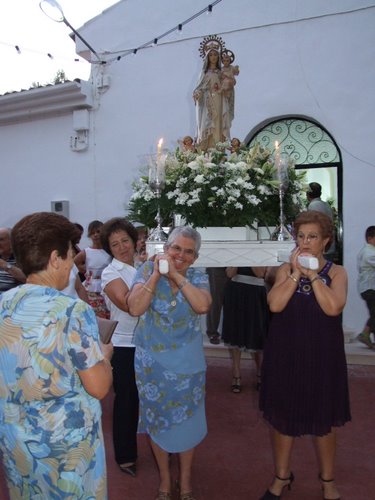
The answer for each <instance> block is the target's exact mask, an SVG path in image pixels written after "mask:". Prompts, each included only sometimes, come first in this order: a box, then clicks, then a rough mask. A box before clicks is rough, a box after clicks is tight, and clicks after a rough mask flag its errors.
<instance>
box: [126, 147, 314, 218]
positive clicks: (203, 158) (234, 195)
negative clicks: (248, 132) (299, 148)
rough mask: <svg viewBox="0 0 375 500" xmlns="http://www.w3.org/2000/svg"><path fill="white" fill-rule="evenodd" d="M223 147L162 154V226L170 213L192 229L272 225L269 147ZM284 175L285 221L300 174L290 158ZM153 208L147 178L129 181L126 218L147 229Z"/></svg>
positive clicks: (274, 188) (293, 210)
mask: <svg viewBox="0 0 375 500" xmlns="http://www.w3.org/2000/svg"><path fill="white" fill-rule="evenodd" d="M225 147H227V144H226V143H223V144H218V145H217V148H216V149H210V150H209V151H208V152H207V153H205V154H203V153H193V152H191V151H189V152H186V153H185V152H181V151H180V150H179V149H177V150H176V151H175V153H174V154H169V155H168V157H167V161H166V170H165V189H164V190H163V192H162V194H161V197H160V199H159V200H158V201H159V203H160V209H161V214H162V217H163V219H164V224H165V225H167V224H169V223H170V222H171V220H172V216H173V213H178V214H181V215H182V216H183V217H184V218H185V219H186V221H187V223H188V224H190V225H193V226H195V227H207V226H227V227H234V226H245V225H252V224H253V223H254V221H258V223H259V224H264V225H276V224H277V223H278V218H279V195H278V186H279V181H278V180H277V175H276V172H275V167H274V162H273V158H272V156H271V151H270V150H268V149H265V148H262V147H260V146H259V145H256V146H254V147H252V148H250V149H248V148H241V150H240V151H239V152H238V153H234V154H231V155H230V156H229V157H227V156H226V154H225ZM288 177H289V186H288V189H287V191H286V193H285V195H284V213H285V215H286V218H287V220H288V219H292V218H294V216H295V215H296V214H297V213H298V212H299V211H300V210H301V209H302V208H303V198H304V197H303V193H304V190H305V187H304V177H305V172H303V171H298V172H297V171H296V170H295V169H294V165H293V164H292V162H290V164H289V167H288ZM156 211H157V200H156V197H155V193H154V192H153V191H152V190H151V188H150V186H149V184H148V178H147V177H145V176H144V177H141V178H140V179H138V180H137V181H135V182H134V183H133V194H132V196H131V199H130V202H129V216H128V217H129V218H130V219H131V220H136V221H138V222H142V223H144V224H145V225H147V226H149V227H153V226H154V217H155V214H156Z"/></svg>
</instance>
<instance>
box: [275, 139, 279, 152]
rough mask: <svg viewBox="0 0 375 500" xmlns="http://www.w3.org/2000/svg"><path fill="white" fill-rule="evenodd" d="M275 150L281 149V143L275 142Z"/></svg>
mask: <svg viewBox="0 0 375 500" xmlns="http://www.w3.org/2000/svg"><path fill="white" fill-rule="evenodd" d="M275 149H276V151H277V150H278V149H279V142H278V141H275Z"/></svg>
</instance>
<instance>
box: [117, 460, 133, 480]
mask: <svg viewBox="0 0 375 500" xmlns="http://www.w3.org/2000/svg"><path fill="white" fill-rule="evenodd" d="M119 467H120V470H121V472H124V473H125V474H129V476H131V477H135V476H136V475H137V464H136V463H135V462H134V463H133V464H119Z"/></svg>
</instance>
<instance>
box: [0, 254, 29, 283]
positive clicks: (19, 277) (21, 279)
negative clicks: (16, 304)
mask: <svg viewBox="0 0 375 500" xmlns="http://www.w3.org/2000/svg"><path fill="white" fill-rule="evenodd" d="M0 269H3V270H4V271H6V272H7V273H8V274H9V275H10V276H12V278H14V279H15V280H16V281H18V283H25V282H26V276H25V275H24V274H23V272H22V271H21V269H20V268H19V267H17V266H15V265H14V264H13V265H12V266H11V267H8V262H7V261H6V260H4V259H0Z"/></svg>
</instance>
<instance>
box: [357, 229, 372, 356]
mask: <svg viewBox="0 0 375 500" xmlns="http://www.w3.org/2000/svg"><path fill="white" fill-rule="evenodd" d="M365 237H366V244H365V245H364V247H363V248H362V250H361V251H360V252H359V254H358V256H357V266H358V281H357V285H358V292H359V293H360V294H361V297H362V299H363V300H364V301H365V302H366V304H367V307H368V310H369V312H370V318H369V319H368V321H367V323H366V325H365V327H364V329H363V332H362V333H360V334H359V335H358V336H357V339H358V340H359V341H360V342H362V343H363V344H365V345H367V347H369V348H370V349H373V348H374V345H373V343H372V342H371V337H370V334H371V333H375V226H369V227H368V228H367V229H366V235H365Z"/></svg>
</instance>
